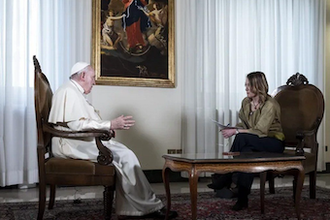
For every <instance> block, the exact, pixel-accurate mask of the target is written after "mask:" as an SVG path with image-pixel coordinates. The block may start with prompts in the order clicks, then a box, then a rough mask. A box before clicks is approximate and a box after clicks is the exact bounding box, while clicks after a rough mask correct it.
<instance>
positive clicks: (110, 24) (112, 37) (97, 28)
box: [92, 0, 175, 88]
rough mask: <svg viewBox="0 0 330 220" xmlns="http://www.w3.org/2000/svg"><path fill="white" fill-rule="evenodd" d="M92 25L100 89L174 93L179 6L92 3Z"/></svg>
mask: <svg viewBox="0 0 330 220" xmlns="http://www.w3.org/2000/svg"><path fill="white" fill-rule="evenodd" d="M124 2H125V3H124ZM134 13H135V14H136V15H135V14H134ZM133 15H135V16H133ZM138 16H140V18H139V19H138V20H137V21H136V17H138ZM92 25H93V26H92V66H93V67H94V70H95V75H96V84H98V85H116V86H143V87H164V88H173V87H175V64H174V60H175V58H174V56H175V47H174V40H175V39H174V36H175V33H174V29H175V28H174V0H127V1H123V0H93V1H92Z"/></svg>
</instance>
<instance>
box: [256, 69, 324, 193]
mask: <svg viewBox="0 0 330 220" xmlns="http://www.w3.org/2000/svg"><path fill="white" fill-rule="evenodd" d="M272 95H273V97H274V98H275V99H276V100H277V101H278V103H279V104H280V106H281V124H282V128H283V132H284V134H285V151H284V152H285V153H289V154H296V155H303V156H305V158H306V160H304V162H303V167H304V171H305V174H308V175H309V192H310V198H311V199H315V197H316V195H315V193H316V169H317V157H318V150H319V144H318V142H317V131H318V128H319V126H320V123H321V121H322V118H323V113H324V98H323V94H322V92H321V91H320V90H319V89H318V88H317V87H316V86H314V85H312V84H309V82H308V80H307V78H306V77H305V76H303V75H302V74H299V73H297V74H295V75H293V76H292V77H290V78H289V79H288V81H287V83H286V85H284V86H280V87H278V88H277V89H276V90H275V91H274V93H273V94H272ZM284 174H285V173H284ZM267 175H268V179H269V190H270V192H271V193H275V188H274V177H275V175H276V174H275V173H274V172H268V174H267ZM265 179H266V178H261V184H263V186H264V184H265ZM293 187H294V189H295V180H294V181H293ZM294 192H295V190H294ZM260 193H262V194H264V191H262V190H261V192H260Z"/></svg>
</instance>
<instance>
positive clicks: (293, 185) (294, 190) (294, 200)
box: [292, 176, 298, 204]
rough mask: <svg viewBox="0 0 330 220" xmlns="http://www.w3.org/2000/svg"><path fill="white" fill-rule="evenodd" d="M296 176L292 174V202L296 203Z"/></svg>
mask: <svg viewBox="0 0 330 220" xmlns="http://www.w3.org/2000/svg"><path fill="white" fill-rule="evenodd" d="M297 179H298V178H297V177H296V176H294V178H293V181H292V187H293V202H294V204H296V188H297Z"/></svg>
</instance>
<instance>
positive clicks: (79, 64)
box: [71, 62, 90, 75]
mask: <svg viewBox="0 0 330 220" xmlns="http://www.w3.org/2000/svg"><path fill="white" fill-rule="evenodd" d="M89 65H90V64H89V63H85V62H77V63H76V64H75V65H73V66H72V68H71V75H73V74H75V73H78V72H79V71H80V70H83V69H84V68H86V67H87V66H89Z"/></svg>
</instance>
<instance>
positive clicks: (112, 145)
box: [49, 80, 163, 216]
mask: <svg viewBox="0 0 330 220" xmlns="http://www.w3.org/2000/svg"><path fill="white" fill-rule="evenodd" d="M49 122H51V123H54V124H55V123H57V122H69V123H68V124H67V125H68V127H69V129H71V130H73V131H82V130H88V129H104V130H110V123H111V122H110V121H107V120H101V118H100V116H99V114H98V113H97V112H96V111H95V109H94V107H93V106H92V105H90V104H89V103H88V101H87V100H86V97H85V95H84V90H83V88H82V87H81V86H80V85H79V84H78V83H76V82H75V81H74V80H70V81H69V82H67V83H66V84H64V85H63V86H61V87H60V88H59V89H58V90H57V91H56V92H55V94H54V96H53V104H52V109H51V111H50V115H49ZM56 128H57V129H60V130H67V129H68V128H64V127H61V126H57V127H56ZM103 144H104V145H105V146H107V147H108V148H109V149H111V151H112V153H113V156H114V159H113V164H114V166H115V167H116V171H117V183H116V184H117V185H116V202H115V203H116V213H117V215H136V216H140V215H145V214H148V213H151V212H154V211H157V210H159V209H161V208H162V207H163V204H162V202H161V201H160V200H159V199H158V198H156V196H155V194H154V192H153V191H152V189H151V186H150V184H149V182H148V180H147V179H146V177H145V175H144V173H143V172H142V169H141V166H140V163H139V161H138V159H137V158H136V156H135V154H134V153H133V152H132V151H131V150H130V149H128V148H127V147H126V146H125V145H123V144H121V143H119V142H116V141H113V140H110V141H104V142H103ZM52 151H53V154H54V156H55V157H63V158H75V159H87V160H92V161H96V158H97V156H98V153H99V152H98V149H97V146H96V144H95V139H94V138H87V139H85V140H73V139H65V138H57V137H54V138H53V140H52Z"/></svg>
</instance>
